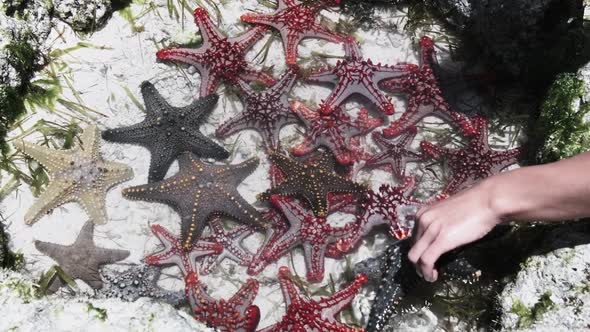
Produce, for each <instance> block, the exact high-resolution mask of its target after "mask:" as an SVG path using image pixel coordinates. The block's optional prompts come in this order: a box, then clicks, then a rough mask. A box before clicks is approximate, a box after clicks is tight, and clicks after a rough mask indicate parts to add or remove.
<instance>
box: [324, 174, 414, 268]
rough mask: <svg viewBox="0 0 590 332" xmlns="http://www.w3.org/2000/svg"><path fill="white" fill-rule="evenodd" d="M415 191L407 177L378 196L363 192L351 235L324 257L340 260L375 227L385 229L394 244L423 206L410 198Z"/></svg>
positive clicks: (404, 235) (385, 187)
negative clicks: (355, 224) (384, 226)
mask: <svg viewBox="0 0 590 332" xmlns="http://www.w3.org/2000/svg"><path fill="white" fill-rule="evenodd" d="M415 188H416V181H415V179H414V177H411V176H408V177H406V178H405V179H404V182H403V183H402V184H400V185H399V186H396V187H392V186H390V185H388V184H384V185H381V187H379V192H374V191H372V190H369V191H367V193H366V194H365V196H364V197H363V199H362V202H361V210H362V211H363V213H362V214H361V215H359V216H358V218H357V220H356V223H357V227H356V230H355V231H354V232H351V233H349V236H348V237H344V238H342V239H340V240H339V241H337V242H336V243H333V244H331V245H330V246H329V247H328V252H327V256H328V257H332V258H338V257H341V256H342V254H343V253H346V252H349V251H350V250H351V249H353V248H354V247H355V246H356V245H357V244H358V243H359V242H360V240H361V239H362V238H363V237H364V236H366V235H367V234H369V232H370V231H371V230H372V229H373V228H374V227H377V226H379V225H389V234H390V235H391V237H393V238H394V239H396V240H402V239H404V238H406V237H408V236H409V235H410V232H411V230H412V228H413V226H414V225H413V221H414V220H413V215H414V214H415V213H416V211H417V210H418V208H419V207H420V206H421V205H422V204H423V202H420V201H418V200H416V199H414V198H413V197H411V194H412V193H413V192H414V190H415Z"/></svg>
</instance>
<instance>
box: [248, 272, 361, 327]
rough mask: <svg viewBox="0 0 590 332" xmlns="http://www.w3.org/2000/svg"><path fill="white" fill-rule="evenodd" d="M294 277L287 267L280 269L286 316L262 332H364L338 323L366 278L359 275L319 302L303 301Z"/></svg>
mask: <svg viewBox="0 0 590 332" xmlns="http://www.w3.org/2000/svg"><path fill="white" fill-rule="evenodd" d="M291 278H292V276H291V273H290V272H289V269H288V268H287V267H286V266H283V267H281V268H280V269H279V283H280V285H281V290H282V293H283V298H284V299H285V304H286V306H287V308H286V313H285V316H283V319H282V320H281V321H280V322H279V323H276V324H274V325H271V326H269V327H267V328H265V329H262V330H260V331H259V332H279V331H280V332H291V331H294V332H304V331H325V332H330V331H331V332H355V331H358V332H360V331H362V329H355V328H352V327H349V326H346V325H344V324H342V323H340V322H338V321H337V320H336V315H337V314H338V313H339V312H340V311H341V310H342V309H344V307H346V306H347V305H348V304H350V302H351V301H352V299H353V298H354V296H355V295H356V293H357V292H358V291H359V290H360V288H361V287H362V285H363V284H364V283H365V282H366V281H367V277H366V276H365V275H362V274H361V275H357V276H356V277H355V278H354V281H353V282H352V283H350V284H349V285H348V286H346V287H345V288H344V289H341V290H340V291H338V292H336V293H334V294H333V295H332V296H330V297H325V298H322V299H320V300H312V299H305V298H303V297H302V296H301V294H300V291H299V290H298V289H297V286H295V283H294V282H293V281H292V280H291Z"/></svg>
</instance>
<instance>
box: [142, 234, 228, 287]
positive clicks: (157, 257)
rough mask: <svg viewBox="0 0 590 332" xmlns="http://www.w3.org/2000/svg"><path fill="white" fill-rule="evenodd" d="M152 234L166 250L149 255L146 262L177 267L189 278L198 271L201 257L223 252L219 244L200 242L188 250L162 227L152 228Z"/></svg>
mask: <svg viewBox="0 0 590 332" xmlns="http://www.w3.org/2000/svg"><path fill="white" fill-rule="evenodd" d="M151 229H152V233H153V234H154V235H155V236H156V237H157V238H158V239H159V240H160V242H161V243H162V244H163V245H164V249H163V250H162V251H159V252H157V253H155V254H152V255H149V256H147V257H146V258H145V261H146V262H147V263H148V264H150V265H170V264H173V265H176V266H178V268H180V270H181V271H182V275H183V276H187V275H188V274H189V273H191V272H192V271H196V265H195V261H196V260H197V258H199V257H203V256H207V255H214V254H219V253H221V251H222V250H223V248H222V246H221V245H220V244H219V243H214V242H206V241H199V242H197V243H195V244H193V245H191V246H190V248H188V249H187V248H186V247H185V246H183V245H182V243H181V241H180V239H179V238H178V237H176V236H174V235H173V234H172V233H170V232H169V231H168V230H167V229H166V228H164V227H162V226H160V225H152V226H151Z"/></svg>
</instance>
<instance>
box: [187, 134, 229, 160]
mask: <svg viewBox="0 0 590 332" xmlns="http://www.w3.org/2000/svg"><path fill="white" fill-rule="evenodd" d="M186 136H187V140H186V141H185V146H186V150H187V151H191V152H193V153H194V154H195V155H198V156H200V157H203V158H214V159H226V158H228V157H229V152H227V150H225V149H224V148H223V147H221V146H220V145H218V144H217V143H215V142H213V141H212V140H211V139H209V138H208V137H206V136H204V135H203V134H201V133H200V132H192V131H187V132H186Z"/></svg>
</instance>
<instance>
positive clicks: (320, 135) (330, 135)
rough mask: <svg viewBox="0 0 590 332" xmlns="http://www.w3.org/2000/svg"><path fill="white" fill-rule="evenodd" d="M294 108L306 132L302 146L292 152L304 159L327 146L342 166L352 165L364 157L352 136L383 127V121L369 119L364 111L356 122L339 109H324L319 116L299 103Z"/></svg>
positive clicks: (319, 112)
mask: <svg viewBox="0 0 590 332" xmlns="http://www.w3.org/2000/svg"><path fill="white" fill-rule="evenodd" d="M292 108H293V111H294V112H295V113H296V114H297V116H299V118H300V119H301V120H302V121H303V123H304V125H305V127H306V128H307V131H306V132H305V140H304V141H303V143H301V144H300V145H298V146H296V147H294V148H293V149H292V150H291V152H292V153H293V154H294V155H295V156H302V155H305V154H308V153H311V152H313V151H315V150H316V149H317V148H319V147H320V146H325V147H326V148H328V149H329V150H330V151H332V153H333V154H334V156H335V157H336V160H337V161H338V162H339V163H340V164H342V165H349V164H352V163H353V162H355V161H356V160H358V159H360V158H361V157H362V156H363V151H362V148H360V147H359V144H358V141H353V140H352V138H353V136H359V135H363V134H366V133H368V132H369V131H371V130H373V129H374V128H376V127H378V126H380V125H381V124H382V123H383V120H382V119H379V118H370V117H369V111H368V110H367V109H365V108H363V109H361V111H360V112H359V114H358V117H357V119H356V121H355V122H353V121H352V120H351V118H350V116H348V114H346V112H345V111H344V110H343V109H342V108H340V107H335V108H332V109H327V108H326V107H324V106H322V107H320V109H319V110H318V111H317V112H316V111H313V110H311V109H310V108H309V107H307V106H305V105H304V104H302V103H300V102H298V101H296V102H294V103H293V104H292ZM355 142H356V143H355Z"/></svg>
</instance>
